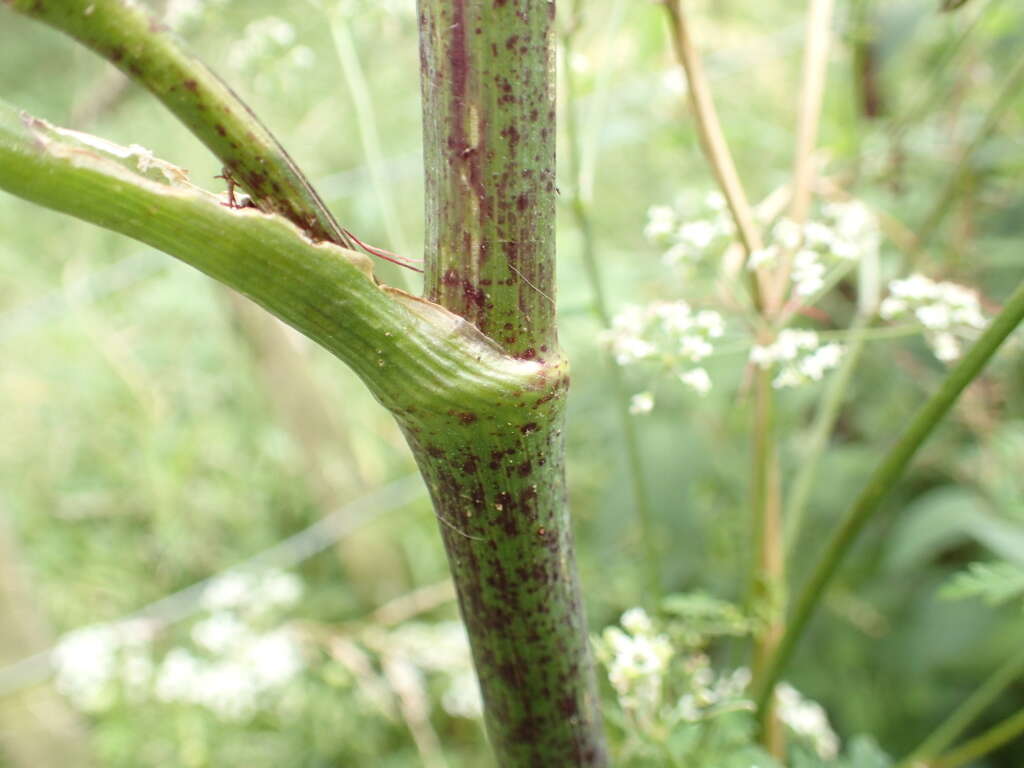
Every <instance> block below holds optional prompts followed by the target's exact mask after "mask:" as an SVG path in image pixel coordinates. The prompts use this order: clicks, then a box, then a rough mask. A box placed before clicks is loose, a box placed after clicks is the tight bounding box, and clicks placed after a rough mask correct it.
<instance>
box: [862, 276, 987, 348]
mask: <svg viewBox="0 0 1024 768" xmlns="http://www.w3.org/2000/svg"><path fill="white" fill-rule="evenodd" d="M878 311H879V314H880V315H881V316H882V318H883V319H885V320H895V319H899V318H903V317H908V318H913V319H914V320H915V321H916V322H918V323H920V324H921V325H922V326H924V328H925V331H926V334H925V339H926V340H927V341H928V344H929V346H930V347H931V348H932V352H933V353H934V354H935V357H937V358H938V359H939V360H941V361H943V362H947V363H948V362H951V361H953V360H956V359H957V358H959V357H960V355H961V352H962V350H961V346H960V344H961V339H962V338H965V337H966V338H970V337H973V336H976V335H977V332H978V331H980V330H982V329H983V328H984V327H985V326H986V324H987V321H986V319H985V316H984V315H983V314H982V312H981V303H980V302H979V300H978V294H977V293H976V292H975V291H973V290H971V289H970V288H966V287H964V286H962V285H957V284H956V283H951V282H947V281H944V282H935V281H934V280H931V279H929V278H927V277H925V276H924V275H920V274H913V275H911V276H910V277H908V278H906V279H903V280H893V281H892V282H891V283H889V295H888V296H886V297H885V299H883V300H882V303H881V305H880V306H879V309H878Z"/></svg>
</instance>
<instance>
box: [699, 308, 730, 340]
mask: <svg viewBox="0 0 1024 768" xmlns="http://www.w3.org/2000/svg"><path fill="white" fill-rule="evenodd" d="M694 322H695V323H696V324H697V326H698V327H700V328H703V329H704V330H705V331H707V334H708V336H710V337H711V338H712V339H717V338H719V337H720V336H722V335H723V334H724V333H725V321H724V320H723V319H722V316H721V315H720V314H718V313H717V312H715V311H713V310H710V309H704V310H701V311H700V312H698V313H697V316H696V317H695V318H694Z"/></svg>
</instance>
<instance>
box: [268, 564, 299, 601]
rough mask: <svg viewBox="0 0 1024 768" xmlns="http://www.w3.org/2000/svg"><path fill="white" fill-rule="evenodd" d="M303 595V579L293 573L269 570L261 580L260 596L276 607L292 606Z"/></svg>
mask: <svg viewBox="0 0 1024 768" xmlns="http://www.w3.org/2000/svg"><path fill="white" fill-rule="evenodd" d="M300 597H302V579H300V578H299V577H298V576H296V575H295V574H293V573H285V572H284V571H276V570H275V571H268V572H267V573H265V574H263V578H262V580H261V581H260V598H261V599H262V600H265V601H266V602H267V603H269V604H270V605H271V606H273V607H275V608H290V607H291V606H293V605H295V603H296V602H298V600H299V598H300Z"/></svg>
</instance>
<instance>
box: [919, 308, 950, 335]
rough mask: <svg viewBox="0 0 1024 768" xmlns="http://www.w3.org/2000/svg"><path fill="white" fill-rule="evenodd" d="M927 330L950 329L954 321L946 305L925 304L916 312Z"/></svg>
mask: <svg viewBox="0 0 1024 768" xmlns="http://www.w3.org/2000/svg"><path fill="white" fill-rule="evenodd" d="M914 314H915V315H916V316H917V319H918V320H919V321H920V322H921V325H923V326H924V327H925V328H929V329H931V330H933V331H937V330H941V329H944V328H948V327H949V325H950V322H951V321H952V319H953V316H952V313H951V312H950V311H949V307H948V306H946V305H945V304H924V305H922V306H920V307H918V308H917V310H916V311H915V312H914Z"/></svg>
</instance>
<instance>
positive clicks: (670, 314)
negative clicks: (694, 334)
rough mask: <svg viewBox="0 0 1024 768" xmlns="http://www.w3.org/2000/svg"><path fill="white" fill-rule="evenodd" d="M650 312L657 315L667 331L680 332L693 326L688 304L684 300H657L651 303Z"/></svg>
mask: <svg viewBox="0 0 1024 768" xmlns="http://www.w3.org/2000/svg"><path fill="white" fill-rule="evenodd" d="M651 314H653V315H654V316H655V317H657V318H658V319H659V320H660V321H661V323H662V326H663V327H664V329H665V330H666V331H667V332H669V333H682V332H683V331H687V330H689V329H690V328H691V327H692V326H693V322H694V320H693V315H692V314H691V311H690V305H689V304H687V303H686V302H685V301H659V302H656V303H655V304H653V305H651Z"/></svg>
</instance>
